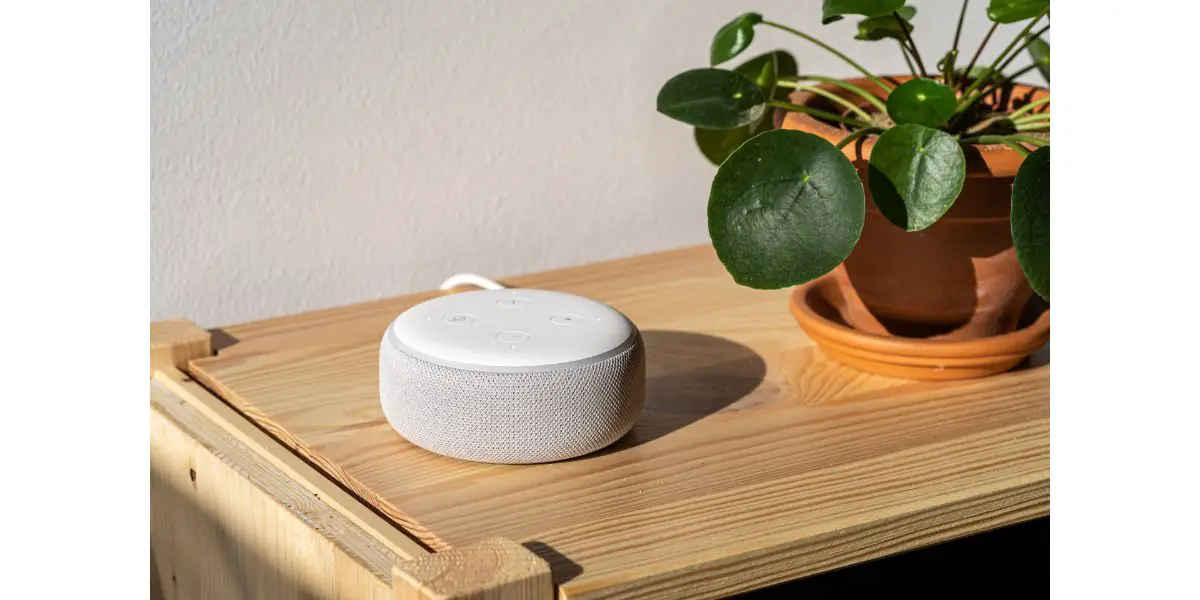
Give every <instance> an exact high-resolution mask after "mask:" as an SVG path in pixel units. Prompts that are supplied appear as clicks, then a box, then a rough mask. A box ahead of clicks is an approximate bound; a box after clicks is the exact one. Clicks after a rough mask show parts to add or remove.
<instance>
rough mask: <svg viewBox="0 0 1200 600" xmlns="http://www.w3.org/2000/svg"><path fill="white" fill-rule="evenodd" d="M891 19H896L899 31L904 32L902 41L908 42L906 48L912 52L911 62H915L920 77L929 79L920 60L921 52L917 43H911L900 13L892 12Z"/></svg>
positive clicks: (910, 36) (910, 37)
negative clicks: (919, 71)
mask: <svg viewBox="0 0 1200 600" xmlns="http://www.w3.org/2000/svg"><path fill="white" fill-rule="evenodd" d="M892 17H893V18H894V19H896V24H897V25H899V26H900V31H902V32H904V39H906V40H908V47H909V48H910V49H911V50H912V55H913V60H916V61H917V68H918V69H920V70H921V77H924V78H926V79H929V73H927V72H926V71H925V63H924V61H922V60H921V51H920V50H917V43H916V42H914V41H913V39H912V35H910V34H909V31H908V26H907V25H905V24H904V19H901V18H900V13H898V12H896V11H892Z"/></svg>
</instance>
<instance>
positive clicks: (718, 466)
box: [189, 246, 1050, 598]
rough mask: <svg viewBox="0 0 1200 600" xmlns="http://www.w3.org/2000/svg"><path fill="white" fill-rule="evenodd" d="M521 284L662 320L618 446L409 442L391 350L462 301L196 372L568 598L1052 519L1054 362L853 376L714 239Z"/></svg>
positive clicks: (866, 553) (330, 462)
mask: <svg viewBox="0 0 1200 600" xmlns="http://www.w3.org/2000/svg"><path fill="white" fill-rule="evenodd" d="M504 283H505V284H507V285H510V286H514V287H534V288H544V289H553V290H559V291H564V292H570V293H575V294H580V295H584V296H588V297H591V298H595V299H598V300H601V301H604V302H606V303H608V304H610V305H612V306H613V307H615V308H617V309H618V310H620V311H622V312H624V313H625V314H626V315H628V316H629V318H630V319H632V320H633V321H634V322H635V323H637V324H638V326H639V327H640V328H641V329H642V332H643V335H644V337H645V342H646V346H647V368H646V376H647V394H648V396H647V406H646V411H645V413H644V414H643V416H642V418H641V419H640V421H639V422H638V424H637V426H636V427H635V428H634V430H633V431H632V432H631V433H630V434H629V435H628V436H626V437H625V438H623V439H622V440H621V441H619V442H618V443H617V444H616V445H614V446H613V447H610V448H609V449H606V450H602V451H600V452H599V453H596V454H592V455H588V456H585V457H581V458H578V459H574V460H570V461H566V462H561V463H553V464H545V465H523V466H505V465H485V464H476V463H469V462H463V461H458V460H455V459H450V458H444V457H440V456H437V455H434V454H431V453H429V452H426V451H424V450H421V449H419V448H417V447H415V446H413V445H411V444H409V443H408V442H406V441H405V440H404V439H403V438H401V437H399V436H398V435H397V434H396V433H394V432H393V431H392V429H391V428H390V427H389V426H388V424H387V422H386V421H385V420H384V416H383V413H382V411H381V409H380V407H379V398H378V388H377V385H378V383H377V378H378V374H377V368H378V365H377V360H378V351H379V350H378V348H379V340H380V338H381V336H382V334H383V331H384V330H385V329H386V327H387V325H388V324H389V323H390V322H391V321H392V320H393V319H394V318H395V317H396V315H398V314H399V313H400V312H401V311H403V310H404V309H405V308H406V307H408V306H411V305H413V304H415V303H417V302H420V301H422V300H425V299H427V298H430V297H433V296H435V295H437V294H439V293H443V292H427V293H422V294H415V295H411V296H406V297H402V298H396V299H390V300H382V301H377V302H370V303H365V304H359V305H354V306H349V307H344V308H337V309H331V310H325V311H319V312H313V313H306V314H302V315H296V316H289V317H283V318H277V319H270V320H265V321H257V322H253V323H247V324H243V325H237V326H231V327H227V328H223V330H222V331H223V332H224V333H225V334H227V335H221V336H218V337H217V338H216V339H215V342H216V344H217V347H218V354H217V355H216V356H215V357H212V358H205V359H200V360H196V361H193V362H192V363H191V364H190V366H189V371H190V372H191V373H192V375H193V376H194V377H196V378H197V379H199V380H200V381H202V382H204V383H205V384H206V385H208V386H209V387H210V388H211V389H213V390H215V391H216V392H217V393H219V394H220V395H221V396H222V397H223V398H225V399H226V401H228V402H230V403H231V404H232V405H233V406H234V407H235V408H238V409H239V410H241V411H242V412H243V413H244V414H246V415H247V416H248V417H250V418H251V419H253V420H254V421H257V422H258V423H259V424H260V425H261V426H262V427H263V428H265V429H266V430H267V431H269V432H270V433H272V434H273V435H275V436H276V437H278V438H279V439H280V440H281V441H283V442H284V443H285V444H287V445H289V446H290V447H292V448H293V449H295V450H296V452H298V453H299V454H301V455H303V456H305V457H307V458H308V459H309V460H311V461H312V462H313V463H314V464H315V465H316V466H317V467H318V468H320V469H322V470H323V471H325V472H326V473H327V474H328V475H329V476H330V477H332V478H334V479H336V480H337V481H339V482H341V483H343V484H344V485H345V486H346V487H348V488H349V489H351V490H352V491H354V492H355V493H356V494H357V495H358V496H359V497H360V498H362V499H363V500H364V501H365V502H366V503H368V504H370V505H372V506H374V507H376V508H377V509H378V510H379V511H380V512H381V513H382V514H384V515H385V516H387V517H389V518H390V519H392V520H393V521H394V522H395V523H397V524H398V525H400V526H402V527H404V528H405V529H406V530H408V531H409V532H410V533H411V534H413V535H414V536H416V537H417V538H419V539H420V540H422V541H423V542H425V543H426V544H428V545H429V546H430V547H432V548H433V549H435V550H440V549H445V548H448V547H453V546H459V545H465V544H470V543H474V542H478V541H480V540H483V539H486V538H490V537H494V536H502V537H508V538H511V539H514V540H517V541H519V542H522V543H524V544H526V546H527V547H529V548H531V549H533V550H534V551H535V552H537V553H538V554H540V555H542V556H543V557H545V558H546V559H547V560H549V561H550V562H551V565H552V567H553V570H554V577H555V581H556V583H557V584H558V585H559V590H560V594H561V595H562V596H564V597H569V598H609V597H636V598H698V597H718V596H723V595H727V594H730V593H734V592H739V591H744V590H747V589H752V588H757V587H762V586H766V585H770V584H773V583H778V582H780V581H785V580H790V579H794V578H797V577H801V576H805V575H810V574H813V573H817V572H821V571H825V570H829V569H832V568H837V567H841V566H845V565H849V564H854V563H858V562H862V561H865V560H868V559H871V558H876V557H879V556H885V555H888V554H893V553H896V552H900V551H903V550H907V549H910V548H915V547H919V546H924V545H928V544H932V543H936V542H940V541H943V540H947V539H951V538H955V537H960V536H964V535H969V534H972V533H976V532H980V531H984V530H987V529H992V528H995V527H998V526H1001V525H1006V524H1010V523H1015V522H1019V521H1024V520H1028V519H1032V518H1035V517H1039V516H1044V515H1046V514H1048V513H1049V493H1050V492H1049V488H1050V483H1049V478H1050V450H1049V442H1050V431H1049V417H1050V414H1049V413H1050V408H1049V407H1050V405H1049V382H1050V369H1049V366H1038V367H1026V368H1023V369H1019V370H1016V371H1013V372H1010V373H1006V374H1004V375H1000V376H996V377H992V378H988V379H984V380H979V381H973V382H958V383H925V382H913V381H904V380H897V379H888V378H884V377H879V376H874V375H867V374H864V373H860V372H857V371H854V370H852V369H850V368H848V367H844V366H842V365H840V364H838V363H835V362H833V361H831V360H829V359H828V358H826V357H825V356H824V355H822V353H821V352H820V351H819V350H817V349H816V348H815V346H814V345H813V343H812V342H811V340H809V339H808V338H807V337H806V336H805V335H804V333H803V332H801V331H800V329H799V328H798V327H797V326H796V324H795V323H794V321H793V320H792V317H791V316H790V315H789V314H788V310H787V293H788V292H787V291H786V290H780V291H773V292H764V291H756V290H750V289H746V288H742V287H739V286H737V285H736V284H734V283H733V281H732V280H731V279H730V277H729V276H728V275H727V274H726V273H725V271H724V269H723V268H722V267H721V265H720V263H719V262H718V261H717V260H716V256H715V254H714V253H713V252H712V250H711V248H709V247H707V246H706V247H697V248H687V249H683V250H677V251H671V252H665V253H661V254H654V255H647V256H640V257H634V258H629V259H623V260H617V261H611V262H606V263H601V264H594V265H588V266H583V267H577V268H571V269H564V270H559V271H553V272H548V273H543V274H538V275H530V276H522V277H514V278H510V279H505V280H504ZM222 346H223V347H222Z"/></svg>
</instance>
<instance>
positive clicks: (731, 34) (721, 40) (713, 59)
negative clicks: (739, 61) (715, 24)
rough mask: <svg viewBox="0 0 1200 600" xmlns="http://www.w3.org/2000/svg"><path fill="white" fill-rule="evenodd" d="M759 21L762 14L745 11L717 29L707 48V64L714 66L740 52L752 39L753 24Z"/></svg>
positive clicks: (760, 21)
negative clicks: (710, 44)
mask: <svg viewBox="0 0 1200 600" xmlns="http://www.w3.org/2000/svg"><path fill="white" fill-rule="evenodd" d="M759 23H762V15H760V14H758V13H745V14H743V15H739V16H738V18H736V19H734V20H732V21H730V22H728V23H726V24H725V25H724V26H723V27H721V28H720V29H718V30H717V35H715V36H713V41H712V46H711V47H709V50H708V59H709V64H711V65H713V66H716V65H719V64H721V63H723V62H725V61H727V60H729V59H731V58H733V57H735V56H737V55H739V54H741V53H742V51H743V50H745V49H746V48H748V47H749V46H750V42H753V41H754V26H755V25H758V24H759Z"/></svg>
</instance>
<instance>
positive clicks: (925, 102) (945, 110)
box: [887, 79, 958, 127]
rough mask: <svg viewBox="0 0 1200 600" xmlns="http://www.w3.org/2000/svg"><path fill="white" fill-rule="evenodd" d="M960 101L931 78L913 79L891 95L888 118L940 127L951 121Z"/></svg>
mask: <svg viewBox="0 0 1200 600" xmlns="http://www.w3.org/2000/svg"><path fill="white" fill-rule="evenodd" d="M957 104H958V98H957V97H956V96H955V95H954V90H952V89H950V88H948V87H946V86H944V85H942V84H940V83H938V82H936V81H932V80H929V79H911V80H909V81H906V82H904V83H903V84H901V85H900V86H899V87H897V88H896V89H894V90H892V93H890V94H888V99H887V109H888V116H889V117H891V118H892V120H893V121H895V122H897V123H900V124H903V123H916V124H917V125H924V126H926V127H938V126H940V125H942V124H944V123H945V122H946V121H949V120H950V117H951V116H953V115H954V108H955V106H957Z"/></svg>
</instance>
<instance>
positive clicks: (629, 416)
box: [379, 335, 646, 464]
mask: <svg viewBox="0 0 1200 600" xmlns="http://www.w3.org/2000/svg"><path fill="white" fill-rule="evenodd" d="M379 352H380V355H379V358H380V360H379V394H380V398H381V402H382V405H383V413H384V415H386V416H387V419H388V422H389V423H390V424H391V425H392V427H393V428H394V429H395V430H396V431H397V432H398V433H399V434H400V435H402V436H404V437H405V438H406V439H407V440H408V441H410V442H412V443H414V444H416V445H418V446H420V447H422V448H425V449H426V450H430V451H432V452H437V453H438V454H444V455H446V456H452V457H455V458H460V459H464V460H471V461H477V462H489V463H505V464H520V463H539V462H550V461H555V460H563V459H567V458H572V457H575V456H580V455H583V454H587V453H589V452H594V451H596V450H599V449H601V448H604V447H605V446H608V445H609V444H612V443H613V442H615V441H617V440H618V439H619V438H620V437H621V436H623V435H625V434H626V433H627V432H628V431H629V430H630V429H631V428H632V427H633V423H634V421H635V420H636V419H637V416H638V414H639V413H640V412H641V411H642V408H643V406H644V405H645V400H646V393H645V388H646V359H645V349H644V347H643V344H642V339H641V336H640V335H639V336H638V338H637V340H636V341H635V343H634V344H633V345H632V346H630V347H629V348H628V349H627V350H625V351H623V352H621V353H619V354H616V355H614V356H611V357H609V358H606V359H603V360H601V361H598V362H595V363H591V364H586V365H581V366H579V367H576V368H570V367H568V368H560V369H555V370H549V371H534V372H514V373H489V372H484V371H472V370H467V369H458V368H453V367H446V366H442V365H438V364H434V363H431V362H428V361H425V360H421V359H419V358H416V357H413V356H411V355H409V354H408V353H406V352H404V351H403V350H400V349H399V348H396V347H395V346H394V345H393V343H392V342H391V341H390V340H389V339H388V336H384V339H383V344H382V345H381V347H380V351H379Z"/></svg>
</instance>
